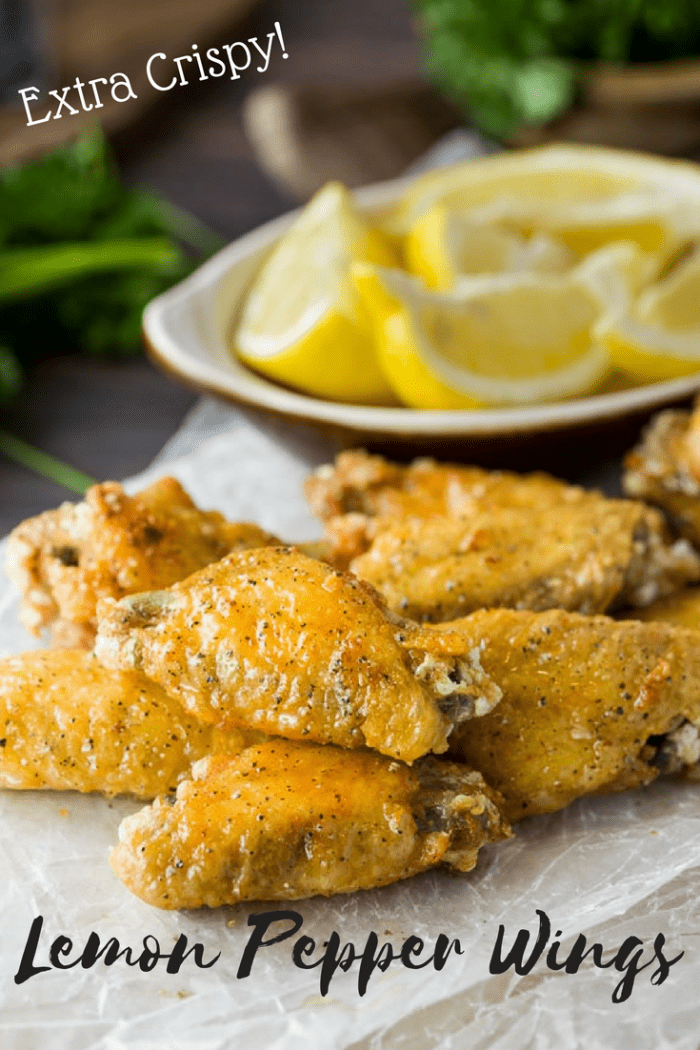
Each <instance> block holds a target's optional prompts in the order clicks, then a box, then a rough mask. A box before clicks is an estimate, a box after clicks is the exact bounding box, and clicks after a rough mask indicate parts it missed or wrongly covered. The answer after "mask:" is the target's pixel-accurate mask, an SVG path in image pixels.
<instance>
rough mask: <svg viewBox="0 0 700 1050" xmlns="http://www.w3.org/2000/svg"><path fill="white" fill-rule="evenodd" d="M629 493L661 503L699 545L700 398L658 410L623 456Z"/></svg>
mask: <svg viewBox="0 0 700 1050" xmlns="http://www.w3.org/2000/svg"><path fill="white" fill-rule="evenodd" d="M623 486H624V489H625V492H626V493H627V494H628V495H630V496H635V497H638V498H641V499H645V500H648V501H649V502H650V503H655V504H657V506H659V507H661V508H662V509H663V510H664V511H665V512H666V514H667V515H668V517H669V519H670V521H671V524H672V525H673V527H674V529H676V531H677V532H679V533H680V534H681V535H682V536H685V537H686V538H687V539H688V540H690V542H691V543H693V544H694V545H695V546H696V547H698V548H700V403H698V406H697V407H696V408H695V410H694V411H693V412H680V411H667V412H660V413H659V415H657V416H655V417H654V419H652V421H651V423H650V424H649V426H648V427H647V429H646V430H645V431H644V433H643V434H642V438H641V440H640V442H639V444H638V445H637V447H636V448H634V449H633V450H632V451H631V452H629V453H628V454H627V456H626V457H625V474H624V476H623Z"/></svg>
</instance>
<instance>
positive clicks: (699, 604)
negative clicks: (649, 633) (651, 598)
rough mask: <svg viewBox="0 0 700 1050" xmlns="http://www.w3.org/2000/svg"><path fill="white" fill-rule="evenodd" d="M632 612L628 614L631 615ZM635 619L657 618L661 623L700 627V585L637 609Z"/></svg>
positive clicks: (686, 588)
mask: <svg viewBox="0 0 700 1050" xmlns="http://www.w3.org/2000/svg"><path fill="white" fill-rule="evenodd" d="M631 615H632V614H631V613H630V612H628V613H627V616H628V617H629V616H631ZM634 618H635V620H656V621H658V622H660V623H675V624H677V625H678V626H679V627H693V628H698V629H700V587H685V588H684V589H683V590H681V591H676V592H675V594H670V595H668V597H667V598H660V599H659V601H658V602H653V603H652V604H651V605H647V606H646V608H644V609H636V610H635V612H634Z"/></svg>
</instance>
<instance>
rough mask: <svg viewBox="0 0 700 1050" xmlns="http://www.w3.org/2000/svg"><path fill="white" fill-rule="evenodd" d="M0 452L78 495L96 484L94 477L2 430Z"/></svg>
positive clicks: (0, 433)
mask: <svg viewBox="0 0 700 1050" xmlns="http://www.w3.org/2000/svg"><path fill="white" fill-rule="evenodd" d="M0 452H4V454H5V455H6V456H7V457H8V458H9V459H12V460H14V462H15V463H19V464H20V465H21V466H23V467H26V468H27V469H28V470H33V471H34V473H35V474H41V476H42V477H44V478H48V479H49V481H55V482H56V484H58V485H63V487H64V488H66V489H70V491H71V492H76V493H77V494H78V495H79V496H82V495H84V494H85V490H86V489H88V488H89V487H90V486H91V485H95V484H96V481H95V479H94V478H91V477H89V476H88V475H87V474H83V472H82V471H81V470H76V469H75V467H70V466H68V464H67V463H62V462H61V461H60V459H55V458H54V456H50V455H49V454H48V453H47V452H42V451H41V449H38V448H34V446H33V445H29V444H27V442H26V441H22V440H21V439H20V438H16V437H14V436H13V435H12V434H8V433H7V432H6V431H4V430H0Z"/></svg>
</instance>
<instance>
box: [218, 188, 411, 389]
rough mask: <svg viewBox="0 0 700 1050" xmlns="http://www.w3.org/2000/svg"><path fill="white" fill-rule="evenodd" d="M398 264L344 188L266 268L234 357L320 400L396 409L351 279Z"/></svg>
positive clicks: (326, 193) (308, 212) (287, 238)
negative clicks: (361, 268)
mask: <svg viewBox="0 0 700 1050" xmlns="http://www.w3.org/2000/svg"><path fill="white" fill-rule="evenodd" d="M360 261H366V262H374V263H378V264H380V265H385V266H394V265H396V255H395V253H394V251H393V249H392V248H391V246H390V244H389V242H388V240H387V238H385V237H384V235H383V234H382V233H381V232H379V231H377V230H374V229H372V228H371V227H370V226H369V225H368V224H367V223H366V222H365V220H364V219H363V218H362V216H361V215H359V214H358V212H357V210H356V208H355V206H354V203H353V200H352V197H351V196H350V194H349V193H348V191H347V190H346V189H345V187H343V186H341V185H340V184H339V183H329V184H328V185H327V186H325V187H324V188H323V189H322V190H320V191H319V193H317V194H316V196H315V197H314V198H313V199H312V200H311V201H310V202H309V204H308V205H307V206H306V208H305V209H304V210H303V211H302V213H301V215H299V217H298V218H297V220H296V221H295V222H294V224H293V225H292V226H291V227H290V228H289V230H288V231H287V233H286V234H284V235H283V236H282V238H281V239H280V240H279V241H278V243H277V245H276V247H275V248H274V250H273V252H272V254H271V255H270V256H269V257H268V259H267V260H266V262H265V263H264V264H263V266H262V269H261V270H260V272H259V273H258V275H257V277H256V279H255V282H254V284H253V286H252V288H251V291H250V293H249V295H248V298H247V300H246V302H245V305H244V307H243V311H242V315H241V319H240V324H239V326H238V329H237V331H236V333H235V336H234V350H235V352H236V353H237V354H238V356H239V357H240V358H241V360H242V361H244V362H245V363H246V364H248V365H250V366H251V367H252V368H254V369H255V370H256V371H257V372H261V373H262V374H263V375H266V376H269V377H270V378H271V379H274V380H277V381H278V382H282V383H286V384H287V385H289V386H291V387H295V388H296V389H298V390H301V391H304V392H305V393H309V394H314V395H316V396H317V397H323V398H329V399H331V400H336V401H349V402H362V403H364V404H373V405H381V404H395V398H394V395H393V394H392V391H391V388H390V387H389V385H388V384H387V382H386V379H385V378H384V374H383V372H382V370H381V368H380V365H379V363H378V361H377V359H376V355H375V352H374V349H373V340H372V335H371V331H370V329H369V327H368V322H367V319H366V317H365V316H364V315H363V313H362V310H361V308H360V303H359V299H358V295H357V292H356V289H355V286H354V284H353V282H352V280H351V278H350V265H351V263H352V262H360Z"/></svg>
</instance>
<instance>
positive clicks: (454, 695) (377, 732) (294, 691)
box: [95, 547, 500, 762]
mask: <svg viewBox="0 0 700 1050" xmlns="http://www.w3.org/2000/svg"><path fill="white" fill-rule="evenodd" d="M99 614H100V624H99V629H98V634H97V641H96V648H95V651H96V653H97V656H98V658H99V659H100V661H101V662H102V663H104V664H105V666H108V667H114V668H120V669H126V670H128V669H137V670H142V671H143V672H144V673H145V674H146V675H147V676H148V677H149V678H152V679H153V680H154V681H156V682H158V683H159V684H160V685H162V686H163V687H164V688H165V689H167V690H168V692H170V693H171V694H172V695H173V696H175V697H176V698H177V699H179V700H180V701H181V702H182V704H183V705H184V706H185V707H186V708H187V710H188V711H190V712H191V713H193V714H195V715H196V716H197V717H199V718H201V719H203V720H205V721H209V722H213V723H215V724H217V725H219V726H220V727H223V728H226V727H228V726H246V727H250V728H255V729H259V730H262V731H263V732H266V733H271V734H278V735H280V736H284V737H287V738H290V739H297V740H298V739H308V740H313V741H317V742H319V743H335V744H339V745H341V746H343V747H361V746H364V745H367V746H369V747H373V748H376V749H377V750H378V751H381V752H382V753H384V754H388V755H392V756H394V757H396V758H402V759H404V761H408V762H411V761H413V760H414V759H415V758H418V757H419V756H420V755H423V754H426V753H427V752H429V751H437V752H440V751H444V750H445V749H446V747H447V735H448V733H449V731H450V730H451V728H452V724H453V722H454V721H456V720H460V719H463V718H469V717H472V716H473V715H475V714H476V715H478V714H481V713H483V712H484V711H487V710H490V708H491V707H492V706H493V704H494V703H497V702H498V699H499V696H500V693H499V691H498V689H497V688H496V687H495V686H494V683H493V682H492V681H491V680H490V679H489V678H488V677H487V676H485V675H483V673H482V671H481V668H480V665H479V646H478V644H477V645H476V646H474V647H472V648H470V649H469V650H467V651H464V650H463V648H462V639H461V638H459V637H457V636H453V635H451V634H450V632H449V631H448V630H446V631H444V632H443V633H442V634H441V635H440V636H435V635H434V633H431V632H426V631H425V630H424V629H423V628H420V627H418V626H417V625H414V624H409V623H406V622H403V621H400V620H398V619H397V618H396V617H393V616H390V615H389V614H388V613H387V612H386V610H385V608H384V606H383V604H382V602H381V601H380V599H379V597H378V595H377V594H376V592H375V591H374V590H373V589H372V588H370V587H369V586H368V585H367V584H365V583H363V582H361V581H359V580H357V579H356V578H354V577H353V576H351V575H349V574H343V573H340V572H338V571H336V570H334V569H332V568H330V567H329V566H327V565H324V564H323V563H321V562H318V561H316V560H314V559H312V558H309V557H307V556H306V555H304V554H302V553H301V552H299V551H298V550H294V549H292V548H274V547H264V548H262V547H261V548H259V549H257V550H253V551H247V552H244V553H240V554H234V555H229V556H228V557H227V558H224V559H222V560H221V561H219V562H217V563H216V564H215V565H211V566H209V567H208V568H206V569H203V570H201V571H200V572H198V573H195V574H194V575H193V576H191V577H189V579H187V580H185V581H183V583H180V584H175V585H174V586H173V587H171V588H170V589H169V590H166V591H157V592H153V593H150V594H143V595H136V596H132V597H129V598H124V599H122V600H121V601H119V602H116V601H114V600H110V599H105V600H104V601H103V602H101V603H100V609H99Z"/></svg>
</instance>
